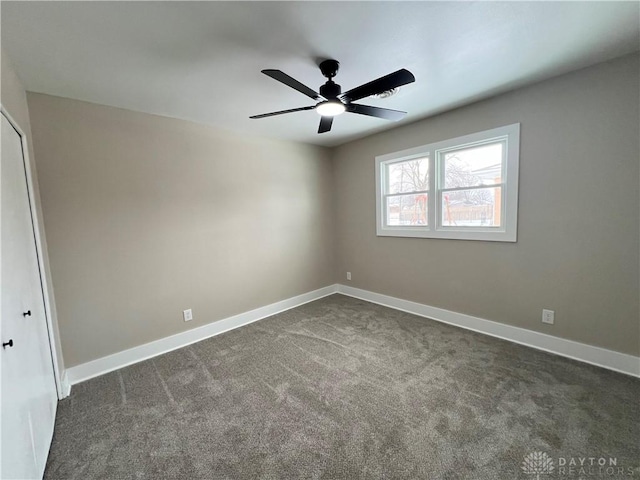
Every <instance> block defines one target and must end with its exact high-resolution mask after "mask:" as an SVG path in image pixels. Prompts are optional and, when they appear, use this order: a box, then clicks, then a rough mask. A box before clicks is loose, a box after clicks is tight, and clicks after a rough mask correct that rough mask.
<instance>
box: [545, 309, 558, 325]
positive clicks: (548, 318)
mask: <svg viewBox="0 0 640 480" xmlns="http://www.w3.org/2000/svg"><path fill="white" fill-rule="evenodd" d="M555 315H556V312H554V311H553V310H542V323H548V324H550V325H553V323H554V322H555Z"/></svg>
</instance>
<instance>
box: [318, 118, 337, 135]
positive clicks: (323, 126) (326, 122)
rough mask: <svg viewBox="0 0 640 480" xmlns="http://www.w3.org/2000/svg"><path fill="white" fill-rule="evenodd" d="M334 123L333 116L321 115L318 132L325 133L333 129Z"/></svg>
mask: <svg viewBox="0 0 640 480" xmlns="http://www.w3.org/2000/svg"><path fill="white" fill-rule="evenodd" d="M332 124H333V117H321V118H320V126H319V127H318V133H325V132H328V131H329V130H331V125H332Z"/></svg>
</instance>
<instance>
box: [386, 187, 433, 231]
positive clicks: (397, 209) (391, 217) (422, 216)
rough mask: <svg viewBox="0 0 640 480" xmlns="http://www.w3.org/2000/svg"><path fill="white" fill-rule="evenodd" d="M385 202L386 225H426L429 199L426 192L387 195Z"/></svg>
mask: <svg viewBox="0 0 640 480" xmlns="http://www.w3.org/2000/svg"><path fill="white" fill-rule="evenodd" d="M386 204H387V209H386V220H387V225H389V226H394V227H400V226H424V225H427V218H429V216H428V213H427V205H429V200H428V198H427V195H426V194H424V193H421V194H416V195H411V194H410V195H399V196H397V197H387V198H386Z"/></svg>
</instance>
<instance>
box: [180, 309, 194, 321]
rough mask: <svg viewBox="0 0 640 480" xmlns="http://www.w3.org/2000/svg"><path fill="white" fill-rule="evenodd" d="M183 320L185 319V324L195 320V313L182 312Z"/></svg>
mask: <svg viewBox="0 0 640 480" xmlns="http://www.w3.org/2000/svg"><path fill="white" fill-rule="evenodd" d="M182 318H184V321H185V322H188V321H189V320H193V312H192V311H191V309H189V310H183V311H182Z"/></svg>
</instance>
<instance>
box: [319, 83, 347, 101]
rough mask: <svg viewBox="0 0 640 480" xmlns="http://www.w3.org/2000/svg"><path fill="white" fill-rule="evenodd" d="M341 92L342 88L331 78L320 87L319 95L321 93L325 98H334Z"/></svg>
mask: <svg viewBox="0 0 640 480" xmlns="http://www.w3.org/2000/svg"><path fill="white" fill-rule="evenodd" d="M341 93H342V88H340V85H338V84H337V83H334V82H333V80H329V81H328V82H327V83H325V84H324V85H322V86H321V87H320V95H322V96H323V97H324V98H326V99H327V100H334V99H335V98H337V97H338V95H340V94H341Z"/></svg>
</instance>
